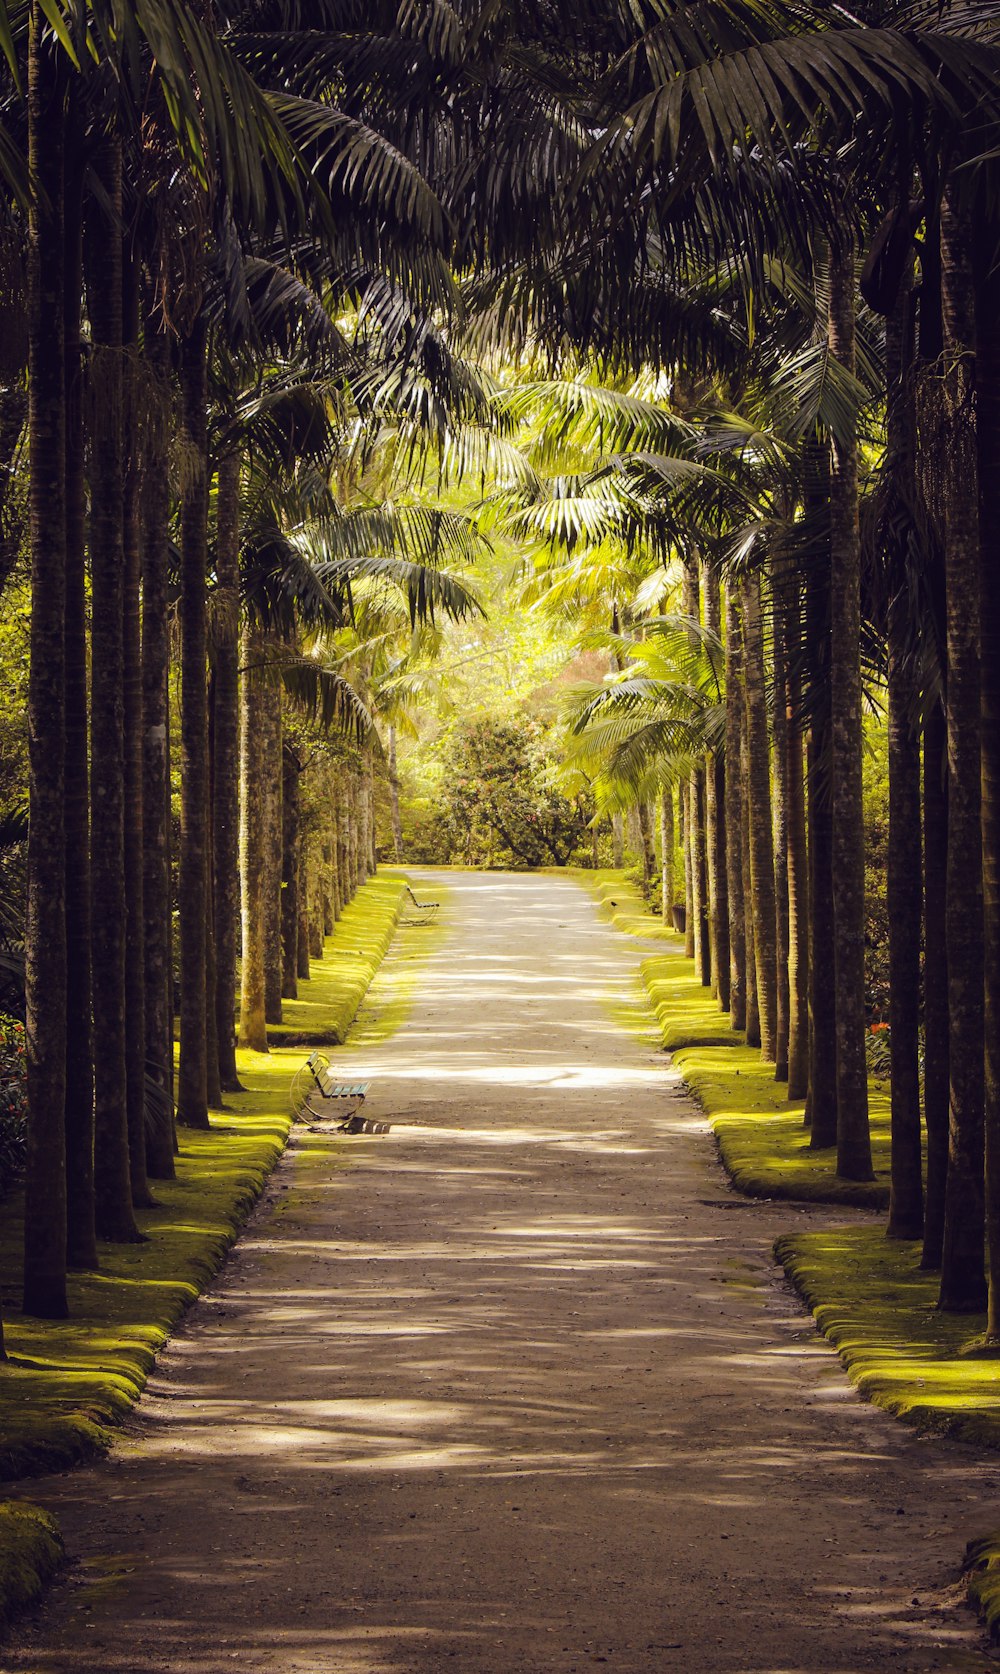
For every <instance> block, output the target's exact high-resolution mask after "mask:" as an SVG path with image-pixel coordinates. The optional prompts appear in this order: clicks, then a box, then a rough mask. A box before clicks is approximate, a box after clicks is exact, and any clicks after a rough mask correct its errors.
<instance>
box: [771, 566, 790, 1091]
mask: <svg viewBox="0 0 1000 1674" xmlns="http://www.w3.org/2000/svg"><path fill="white" fill-rule="evenodd" d="M778 591H779V589H778V588H777V587H776V584H775V578H774V575H773V571H772V575H771V628H772V634H771V643H772V646H773V651H772V658H773V666H774V719H773V723H772V730H773V735H774V752H773V757H774V772H773V784H772V818H773V830H774V931H775V950H776V968H775V980H776V983H777V989H776V1005H775V1025H776V1034H775V1056H774V1079H775V1081H787V1080H788V1029H789V1010H790V1006H791V994H790V991H789V981H788V955H789V923H788V784H787V773H788V655H787V649H786V644H785V626H784V623H783V622H782V621H781V613H782V612H781V604H780V602H779V599H778V597H777V593H778Z"/></svg>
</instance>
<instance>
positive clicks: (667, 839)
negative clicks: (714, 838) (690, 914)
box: [660, 786, 675, 929]
mask: <svg viewBox="0 0 1000 1674" xmlns="http://www.w3.org/2000/svg"><path fill="white" fill-rule="evenodd" d="M674 844H675V833H674V793H673V790H672V788H671V787H670V786H667V788H666V789H665V790H663V791H661V792H660V890H661V896H662V900H661V913H662V917H663V922H664V924H665V925H666V926H667V928H668V929H672V928H673V922H674V917H673V908H674Z"/></svg>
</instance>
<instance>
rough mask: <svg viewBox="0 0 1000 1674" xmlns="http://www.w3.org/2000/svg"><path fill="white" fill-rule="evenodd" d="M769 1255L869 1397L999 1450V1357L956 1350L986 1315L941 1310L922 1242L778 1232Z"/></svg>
mask: <svg viewBox="0 0 1000 1674" xmlns="http://www.w3.org/2000/svg"><path fill="white" fill-rule="evenodd" d="M775 1255H776V1256H777V1258H778V1260H779V1261H780V1262H781V1263H782V1265H783V1267H784V1268H785V1271H786V1272H787V1274H788V1276H789V1278H790V1279H791V1281H792V1283H793V1284H794V1285H795V1288H796V1290H797V1291H798V1292H799V1294H800V1295H801V1296H802V1297H803V1298H804V1300H805V1301H806V1302H807V1303H808V1305H809V1307H810V1308H811V1309H812V1312H813V1314H814V1316H815V1319H816V1323H817V1325H818V1326H819V1328H820V1330H821V1331H822V1332H823V1334H824V1336H826V1337H828V1338H829V1339H830V1341H831V1342H832V1343H833V1344H834V1346H835V1347H836V1349H837V1351H838V1353H839V1354H840V1357H841V1359H842V1360H843V1362H844V1364H845V1366H846V1367H847V1370H848V1373H849V1376H850V1378H851V1382H852V1383H853V1384H854V1385H855V1386H856V1387H857V1389H858V1390H859V1391H860V1393H861V1394H862V1395H864V1396H865V1398H866V1399H867V1400H869V1401H873V1402H874V1403H875V1404H876V1405H877V1406H880V1407H885V1408H886V1410H887V1411H888V1412H891V1413H894V1414H895V1416H896V1417H897V1418H902V1419H905V1420H906V1422H907V1423H910V1424H915V1425H918V1426H920V1427H921V1428H924V1429H933V1430H939V1431H942V1432H948V1433H949V1434H951V1435H956V1436H959V1437H960V1438H961V1439H962V1440H963V1441H972V1442H977V1443H979V1444H981V1445H985V1446H987V1447H1000V1378H998V1376H997V1356H995V1355H976V1354H968V1353H965V1352H963V1351H964V1350H965V1349H966V1347H967V1345H968V1342H969V1338H970V1337H971V1336H973V1335H974V1333H975V1332H976V1331H977V1330H981V1329H982V1326H983V1323H984V1321H982V1320H979V1319H977V1317H976V1316H975V1315H973V1316H969V1315H967V1314H966V1315H961V1314H945V1313H940V1312H939V1311H938V1309H937V1308H936V1306H935V1303H936V1301H937V1292H938V1282H939V1281H938V1276H937V1274H934V1273H925V1272H923V1271H921V1268H920V1265H919V1262H920V1248H919V1245H917V1244H912V1243H897V1242H895V1241H891V1240H889V1239H887V1238H886V1237H885V1235H884V1232H883V1231H882V1229H881V1227H872V1226H864V1227H844V1228H839V1229H837V1230H836V1231H831V1232H806V1233H796V1234H792V1235H789V1236H786V1237H783V1238H779V1239H778V1241H777V1243H776V1244H775ZM998 1586H1000V1580H998Z"/></svg>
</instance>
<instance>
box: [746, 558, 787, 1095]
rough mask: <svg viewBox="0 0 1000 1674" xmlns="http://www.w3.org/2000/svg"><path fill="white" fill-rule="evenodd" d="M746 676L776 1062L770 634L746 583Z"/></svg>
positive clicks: (760, 960) (753, 884)
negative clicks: (766, 683)
mask: <svg viewBox="0 0 1000 1674" xmlns="http://www.w3.org/2000/svg"><path fill="white" fill-rule="evenodd" d="M740 607H741V612H742V617H743V680H744V686H745V689H746V734H747V764H748V771H749V784H748V807H749V816H750V901H751V910H752V914H753V929H754V957H755V965H756V979H757V1008H758V1013H759V1017H760V1049H761V1054H762V1056H763V1057H764V1058H765V1059H767V1060H768V1061H769V1062H770V1063H773V1062H774V1060H775V1056H776V1053H777V1009H778V990H777V942H776V929H775V907H774V839H773V837H772V834H771V767H770V745H769V741H768V732H767V700H766V697H765V690H764V638H763V633H762V631H761V618H760V585H759V583H758V582H757V580H756V579H755V578H751V577H748V578H746V579H745V580H744V581H743V583H742V584H741V588H740Z"/></svg>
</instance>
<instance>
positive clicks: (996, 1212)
mask: <svg viewBox="0 0 1000 1674" xmlns="http://www.w3.org/2000/svg"><path fill="white" fill-rule="evenodd" d="M990 242H991V244H992V240H991V241H990ZM984 267H985V271H984V272H983V274H982V277H981V280H980V293H979V297H978V298H977V304H976V429H977V437H978V445H979V491H980V513H981V541H980V545H981V563H982V569H981V580H980V643H981V657H982V671H981V678H982V752H983V754H982V787H983V803H982V831H983V960H984V966H983V968H984V989H983V992H984V1002H985V1010H984V1015H983V1023H984V1033H985V1041H986V1056H985V1086H984V1107H983V1109H984V1135H985V1157H986V1253H987V1274H988V1280H989V1308H988V1317H987V1322H986V1335H987V1337H988V1338H989V1339H990V1340H991V1341H995V1340H997V1339H998V1338H1000V551H998V546H997V542H998V538H1000V537H998V531H1000V281H998V278H997V274H996V271H995V268H994V267H993V264H992V248H991V249H990V253H989V257H988V258H987V261H986V262H985V264H984Z"/></svg>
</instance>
